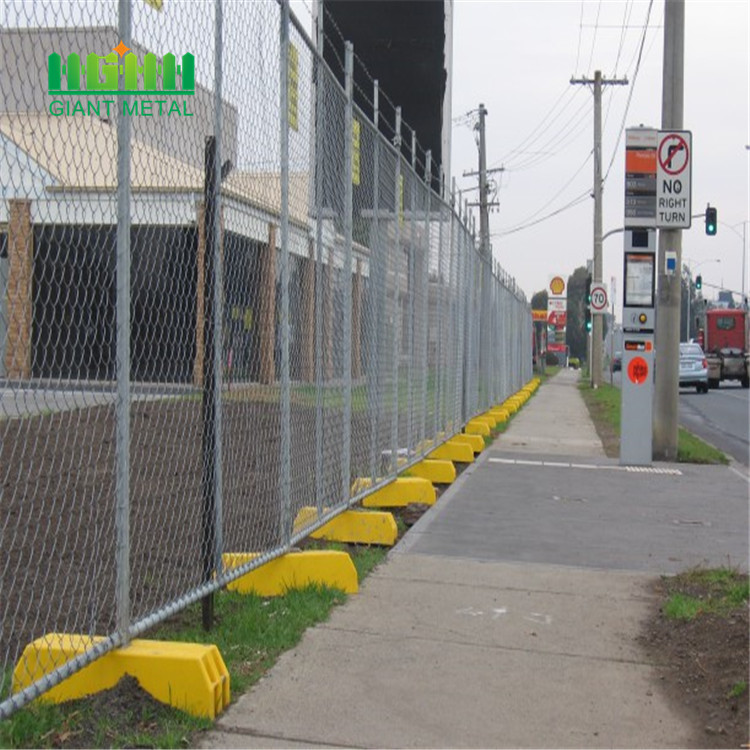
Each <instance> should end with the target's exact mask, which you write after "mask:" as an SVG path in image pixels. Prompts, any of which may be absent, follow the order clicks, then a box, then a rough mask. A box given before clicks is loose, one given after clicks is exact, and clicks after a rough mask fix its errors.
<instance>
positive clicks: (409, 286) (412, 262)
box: [406, 130, 417, 457]
mask: <svg viewBox="0 0 750 750" xmlns="http://www.w3.org/2000/svg"><path fill="white" fill-rule="evenodd" d="M416 168H417V134H416V133H415V132H414V131H413V130H412V131H411V169H412V174H411V175H410V178H411V179H410V181H411V197H410V200H411V205H410V206H409V209H410V211H409V243H408V244H407V246H406V247H407V254H408V259H409V266H408V268H409V270H408V272H407V274H408V280H407V283H406V290H407V293H408V295H409V321H408V324H407V335H408V339H407V342H406V347H407V358H408V359H407V370H406V382H407V391H406V412H407V423H406V424H407V428H406V449H407V451H408V455H409V457H411V452H412V448H413V447H415V444H414V432H413V430H414V327H415V311H416V296H417V295H416V278H415V277H416V269H415V266H416V259H415V257H414V253H415V243H416V229H417V221H416V202H417V182H416V180H415V179H414V175H415V174H416Z"/></svg>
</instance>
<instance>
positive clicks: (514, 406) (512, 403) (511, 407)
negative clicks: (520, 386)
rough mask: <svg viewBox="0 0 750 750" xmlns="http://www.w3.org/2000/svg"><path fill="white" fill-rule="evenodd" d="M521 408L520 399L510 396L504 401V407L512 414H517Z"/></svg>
mask: <svg viewBox="0 0 750 750" xmlns="http://www.w3.org/2000/svg"><path fill="white" fill-rule="evenodd" d="M520 408H521V403H520V401H518V400H516V399H513V398H509V399H507V400H506V401H505V402H504V403H503V409H506V410H507V411H509V412H510V413H511V414H515V413H516V412H517V411H518V410H519V409H520Z"/></svg>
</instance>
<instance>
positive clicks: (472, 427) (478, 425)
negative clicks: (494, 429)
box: [464, 419, 490, 435]
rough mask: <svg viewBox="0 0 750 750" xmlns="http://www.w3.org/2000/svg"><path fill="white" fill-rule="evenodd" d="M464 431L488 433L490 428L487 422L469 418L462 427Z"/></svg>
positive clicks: (475, 433)
mask: <svg viewBox="0 0 750 750" xmlns="http://www.w3.org/2000/svg"><path fill="white" fill-rule="evenodd" d="M464 432H465V433H466V434H467V435H489V434H490V428H489V425H488V424H487V422H484V421H482V420H479V419H470V420H469V421H468V422H467V423H466V427H464Z"/></svg>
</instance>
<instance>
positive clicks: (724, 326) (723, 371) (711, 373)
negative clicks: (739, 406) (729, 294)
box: [699, 308, 750, 388]
mask: <svg viewBox="0 0 750 750" xmlns="http://www.w3.org/2000/svg"><path fill="white" fill-rule="evenodd" d="M702 333H703V337H702V338H703V341H701V342H700V343H701V345H702V346H703V351H704V352H705V353H706V360H707V362H708V387H709V388H718V387H719V382H720V381H722V380H739V381H740V382H741V383H742V387H743V388H748V387H750V339H749V337H748V333H749V331H748V313H747V310H725V309H722V308H711V309H709V310H706V318H705V327H704V330H703V331H702ZM699 340H700V337H699Z"/></svg>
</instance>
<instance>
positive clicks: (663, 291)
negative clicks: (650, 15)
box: [653, 0, 685, 461]
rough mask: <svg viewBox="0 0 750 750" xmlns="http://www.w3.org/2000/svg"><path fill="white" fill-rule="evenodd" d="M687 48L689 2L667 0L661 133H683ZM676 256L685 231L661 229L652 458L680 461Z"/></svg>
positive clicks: (679, 262) (679, 265)
mask: <svg viewBox="0 0 750 750" xmlns="http://www.w3.org/2000/svg"><path fill="white" fill-rule="evenodd" d="M684 47H685V2H684V0H667V2H666V7H665V11H664V69H663V84H662V113H661V120H662V130H681V129H682V120H683V83H684V81H683V74H684V60H685V56H684ZM667 251H673V252H675V253H676V254H677V268H682V230H681V229H661V230H659V258H658V270H657V274H658V280H659V283H658V294H657V309H656V340H655V348H656V356H655V362H654V369H655V388H654V424H653V457H654V458H655V459H662V460H664V461H675V460H676V459H677V434H678V429H677V428H678V407H679V397H678V396H679V391H678V378H679V363H680V357H679V354H680V295H681V293H682V284H681V281H680V275H679V274H674V275H671V276H670V275H668V274H667V273H666V253H667Z"/></svg>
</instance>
